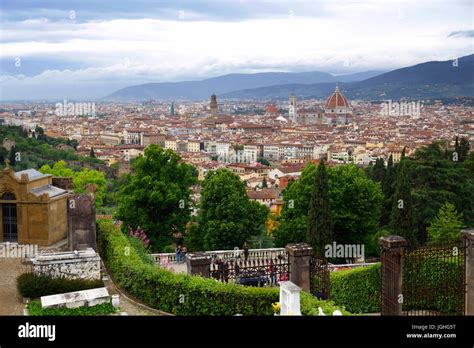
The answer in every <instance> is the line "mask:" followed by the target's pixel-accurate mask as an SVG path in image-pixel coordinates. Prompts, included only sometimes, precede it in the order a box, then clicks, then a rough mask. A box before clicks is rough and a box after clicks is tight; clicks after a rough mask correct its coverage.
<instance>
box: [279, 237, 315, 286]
mask: <svg viewBox="0 0 474 348" xmlns="http://www.w3.org/2000/svg"><path fill="white" fill-rule="evenodd" d="M285 249H286V251H287V252H288V261H289V263H290V267H289V269H290V281H291V282H292V283H293V284H296V285H298V286H299V287H300V288H301V289H302V290H303V291H310V284H311V282H310V277H311V275H310V263H311V258H312V257H313V248H311V247H310V246H309V245H308V244H306V243H296V244H288V245H287V246H286V248H285Z"/></svg>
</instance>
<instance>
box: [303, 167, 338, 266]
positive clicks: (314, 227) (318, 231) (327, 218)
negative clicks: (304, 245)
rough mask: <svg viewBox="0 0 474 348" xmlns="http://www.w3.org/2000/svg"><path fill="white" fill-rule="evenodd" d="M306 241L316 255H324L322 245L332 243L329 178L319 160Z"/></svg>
mask: <svg viewBox="0 0 474 348" xmlns="http://www.w3.org/2000/svg"><path fill="white" fill-rule="evenodd" d="M306 238H307V242H308V243H309V244H310V245H311V246H312V247H313V250H314V254H315V255H316V256H317V257H321V258H323V257H324V247H325V245H327V244H331V243H332V221H331V208H330V203H329V180H328V175H327V172H326V166H325V164H324V160H321V162H320V164H319V167H318V170H317V173H316V180H315V183H314V186H313V192H312V194H311V199H310V203H309V214H308V230H307V236H306Z"/></svg>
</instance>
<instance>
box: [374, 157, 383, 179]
mask: <svg viewBox="0 0 474 348" xmlns="http://www.w3.org/2000/svg"><path fill="white" fill-rule="evenodd" d="M384 179H385V164H384V162H383V159H382V158H377V160H376V161H375V166H374V170H373V175H372V180H374V181H377V182H381V183H383V182H384Z"/></svg>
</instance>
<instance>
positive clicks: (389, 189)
mask: <svg viewBox="0 0 474 348" xmlns="http://www.w3.org/2000/svg"><path fill="white" fill-rule="evenodd" d="M396 179H397V170H396V168H395V166H394V164H393V156H392V155H390V157H389V158H388V162H387V170H386V172H385V177H384V181H383V183H382V192H383V195H384V198H385V203H384V208H383V210H382V215H381V218H380V225H381V226H386V225H388V223H389V221H390V214H391V212H392V200H393V192H394V187H395V180H396Z"/></svg>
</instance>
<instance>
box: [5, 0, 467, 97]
mask: <svg viewBox="0 0 474 348" xmlns="http://www.w3.org/2000/svg"><path fill="white" fill-rule="evenodd" d="M473 18H474V8H473V2H472V1H470V0H466V1H462V0H446V1H441V0H430V1H428V0H417V1H413V0H412V1H410V0H406V1H403V0H360V1H355V0H354V1H352V0H343V1H342V0H341V1H334V0H325V1H318V0H316V1H315V0H312V1H298V0H290V1H279V0H272V1H255V0H252V1H250V0H249V1H246V0H240V1H239V0H232V1H231V0H214V1H204V0H202V1H201V0H192V1H191V0H188V1H186V0H171V1H152V0H138V1H137V0H134V1H124V0H102V1H94V0H68V1H63V0H56V1H54V0H51V1H41V0H40V1H22V0H2V1H1V3H0V20H1V34H0V67H1V73H0V83H1V87H0V99H2V100H5V99H42V98H49V99H56V98H58V99H62V98H67V99H70V100H73V99H87V98H90V99H96V98H101V97H103V96H105V95H108V94H110V93H111V92H113V91H114V90H116V89H118V88H122V87H125V86H129V85H134V84H140V83H145V82H161V81H180V80H196V79H203V78H207V77H213V76H218V75H222V74H227V73H239V72H240V73H241V72H263V71H312V70H320V71H325V72H330V73H335V74H341V73H351V72H360V71H365V70H391V69H395V68H399V67H404V66H409V65H414V64H417V63H422V62H425V61H430V60H448V59H453V58H456V57H460V56H464V55H468V54H472V53H473V51H474V48H473V38H474V27H473Z"/></svg>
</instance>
